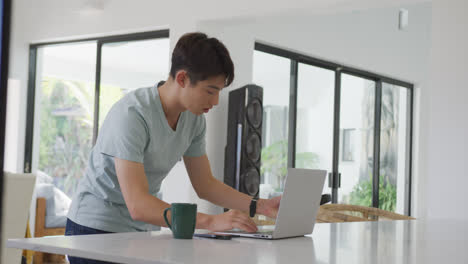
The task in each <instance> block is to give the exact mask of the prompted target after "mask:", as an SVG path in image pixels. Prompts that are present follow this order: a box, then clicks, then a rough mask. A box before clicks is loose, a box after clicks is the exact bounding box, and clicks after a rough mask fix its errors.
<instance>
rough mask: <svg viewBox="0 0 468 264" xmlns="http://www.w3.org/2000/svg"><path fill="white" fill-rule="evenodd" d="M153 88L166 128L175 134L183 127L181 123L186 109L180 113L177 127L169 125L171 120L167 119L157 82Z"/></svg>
mask: <svg viewBox="0 0 468 264" xmlns="http://www.w3.org/2000/svg"><path fill="white" fill-rule="evenodd" d="M152 90H153V98H155V100H156V106H157V108H158V110H159V111H161V121H162V123H163V126H164V128H165V129H166V130H167V131H168V132H169V133H170V134H171V135H175V134H176V133H177V132H178V131H179V130H180V129H181V126H182V125H181V123H182V122H183V120H184V116H185V112H186V111H184V112H181V113H180V116H179V120H177V125H176V129H175V130H174V129H172V127H171V126H170V125H169V122H168V121H167V117H166V114H165V113H164V109H163V107H162V102H161V97H160V96H159V90H158V86H157V84H156V85H154V87H153V89H152Z"/></svg>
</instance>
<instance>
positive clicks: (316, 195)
mask: <svg viewBox="0 0 468 264" xmlns="http://www.w3.org/2000/svg"><path fill="white" fill-rule="evenodd" d="M325 177H326V171H324V170H308V169H291V168H290V169H288V175H287V176H286V183H285V186H284V192H283V197H282V198H281V203H280V207H279V211H278V215H277V217H276V225H275V226H269V228H264V229H263V228H261V227H259V230H258V232H256V233H248V232H242V231H224V232H216V234H223V235H232V236H240V237H253V238H262V239H278V238H287V237H298V236H304V235H308V234H311V233H312V231H313V230H314V225H315V218H316V216H317V212H318V209H319V206H320V199H321V197H322V190H323V184H324V183H325Z"/></svg>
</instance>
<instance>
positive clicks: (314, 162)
mask: <svg viewBox="0 0 468 264" xmlns="http://www.w3.org/2000/svg"><path fill="white" fill-rule="evenodd" d="M318 164H319V156H318V155H317V154H316V153H313V152H301V153H296V168H304V169H314V168H317V166H318ZM287 167H288V142H287V140H279V141H276V142H274V143H273V144H271V145H269V146H268V147H265V148H263V149H262V165H261V168H260V173H261V174H262V175H265V173H268V174H270V175H272V176H274V177H277V178H278V179H279V183H280V184H279V186H275V191H278V192H281V191H283V186H284V179H285V177H286V174H287Z"/></svg>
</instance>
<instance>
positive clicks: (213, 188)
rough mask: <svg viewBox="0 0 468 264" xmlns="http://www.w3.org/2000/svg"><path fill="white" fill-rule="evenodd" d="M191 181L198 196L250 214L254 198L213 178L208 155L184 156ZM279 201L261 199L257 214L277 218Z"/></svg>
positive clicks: (275, 199) (258, 203) (277, 199)
mask: <svg viewBox="0 0 468 264" xmlns="http://www.w3.org/2000/svg"><path fill="white" fill-rule="evenodd" d="M184 163H185V167H186V168H187V172H188V175H189V177H190V181H191V182H192V185H193V188H194V189H195V191H196V192H197V195H198V196H199V197H200V198H202V199H205V200H208V201H210V202H212V203H214V204H217V205H219V206H222V207H225V208H230V209H237V210H240V211H243V212H245V213H247V214H248V213H249V208H250V202H251V200H252V197H251V196H249V195H247V194H244V193H241V192H238V191H237V190H235V189H233V188H231V187H230V186H228V185H226V184H224V183H223V182H221V181H219V180H218V179H216V178H215V177H214V176H213V173H212V172H211V167H210V162H209V160H208V157H207V156H206V155H203V156H200V157H187V156H184ZM279 199H280V197H278V198H273V199H268V200H265V199H259V201H258V202H257V213H259V214H263V215H266V216H269V217H272V218H276V215H277V213H278V206H279Z"/></svg>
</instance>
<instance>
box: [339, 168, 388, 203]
mask: <svg viewBox="0 0 468 264" xmlns="http://www.w3.org/2000/svg"><path fill="white" fill-rule="evenodd" d="M344 199H345V200H347V199H346V197H345V198H344ZM349 203H350V204H355V205H362V206H369V207H371V206H372V176H371V177H369V180H365V181H361V182H359V183H358V184H356V185H355V186H354V188H353V190H352V191H351V193H350V194H349ZM395 207H396V187H395V186H394V185H392V184H390V183H389V181H388V180H387V178H386V177H384V176H383V175H380V177H379V208H380V209H383V210H386V211H391V212H394V211H395Z"/></svg>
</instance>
